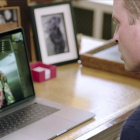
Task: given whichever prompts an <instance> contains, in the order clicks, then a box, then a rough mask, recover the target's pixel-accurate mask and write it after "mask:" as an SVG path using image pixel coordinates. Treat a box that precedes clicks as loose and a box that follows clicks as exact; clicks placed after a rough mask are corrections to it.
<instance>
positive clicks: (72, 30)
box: [30, 1, 79, 65]
mask: <svg viewBox="0 0 140 140" xmlns="http://www.w3.org/2000/svg"><path fill="white" fill-rule="evenodd" d="M30 17H31V21H32V22H31V23H32V30H33V37H34V42H35V43H34V44H35V50H36V55H37V60H39V61H42V62H43V63H44V64H54V65H62V64H67V63H71V62H76V61H77V60H78V59H79V51H78V44H77V38H76V34H77V32H76V27H75V22H74V12H73V8H72V3H71V1H65V2H53V3H45V4H37V5H35V6H30Z"/></svg>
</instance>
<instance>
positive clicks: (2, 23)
mask: <svg viewBox="0 0 140 140" xmlns="http://www.w3.org/2000/svg"><path fill="white" fill-rule="evenodd" d="M20 26H21V17H20V10H19V7H18V6H16V7H4V8H0V32H3V31H6V30H10V29H14V28H16V27H20Z"/></svg>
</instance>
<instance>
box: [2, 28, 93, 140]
mask: <svg viewBox="0 0 140 140" xmlns="http://www.w3.org/2000/svg"><path fill="white" fill-rule="evenodd" d="M46 92H47V90H46V91H44V94H45V93H46ZM55 94H57V91H56V93H55ZM93 117H94V114H93V113H90V112H86V111H83V110H79V109H76V108H72V107H68V106H65V105H62V104H58V103H55V102H51V101H48V100H44V99H41V98H36V97H35V92H34V88H33V82H32V77H31V72H30V67H29V63H28V56H27V46H26V42H25V37H24V33H23V30H22V28H17V29H14V30H10V31H7V32H3V33H0V140H47V139H52V138H54V137H57V136H59V135H61V134H63V133H64V132H67V131H68V130H70V129H72V128H74V127H76V126H77V125H79V124H81V123H83V122H85V121H87V120H89V119H92V118H93Z"/></svg>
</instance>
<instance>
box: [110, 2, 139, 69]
mask: <svg viewBox="0 0 140 140" xmlns="http://www.w3.org/2000/svg"><path fill="white" fill-rule="evenodd" d="M113 18H114V19H115V20H116V23H117V25H116V30H115V33H114V40H115V41H116V42H118V44H119V51H120V52H121V54H122V55H121V59H122V60H123V61H124V63H125V69H126V70H127V71H130V72H140V0H114V4H113Z"/></svg>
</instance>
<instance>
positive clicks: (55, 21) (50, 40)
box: [44, 15, 68, 56]
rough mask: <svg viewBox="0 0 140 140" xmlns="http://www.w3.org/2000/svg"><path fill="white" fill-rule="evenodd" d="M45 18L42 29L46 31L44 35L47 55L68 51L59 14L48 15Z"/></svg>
mask: <svg viewBox="0 0 140 140" xmlns="http://www.w3.org/2000/svg"><path fill="white" fill-rule="evenodd" d="M45 18H47V20H46V22H45V23H44V28H45V29H44V31H45V33H47V37H46V45H47V52H48V56H50V55H55V54H61V53H64V52H67V51H68V46H67V42H66V39H65V36H66V35H65V33H64V30H65V29H63V32H62V27H63V28H64V26H62V25H61V28H60V24H61V22H62V21H61V20H62V18H61V16H55V15H53V16H49V17H47V16H46V17H45Z"/></svg>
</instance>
